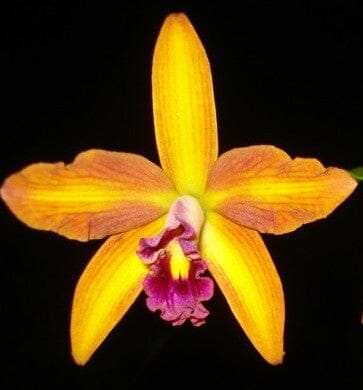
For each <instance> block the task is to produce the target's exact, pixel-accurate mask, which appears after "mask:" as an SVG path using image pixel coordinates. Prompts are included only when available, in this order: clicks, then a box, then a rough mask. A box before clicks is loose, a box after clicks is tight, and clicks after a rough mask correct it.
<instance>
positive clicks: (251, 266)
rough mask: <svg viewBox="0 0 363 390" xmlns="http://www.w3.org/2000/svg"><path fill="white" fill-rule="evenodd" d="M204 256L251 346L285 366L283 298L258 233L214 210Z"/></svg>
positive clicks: (205, 232)
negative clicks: (283, 362)
mask: <svg viewBox="0 0 363 390" xmlns="http://www.w3.org/2000/svg"><path fill="white" fill-rule="evenodd" d="M201 252H202V257H203V258H204V259H206V261H207V263H208V268H209V270H210V272H211V274H212V276H213V277H214V278H215V280H216V282H217V284H218V285H219V287H220V289H221V291H222V293H223V294H224V296H225V298H226V300H227V302H228V304H229V306H230V308H231V310H232V312H233V314H234V316H235V317H236V319H237V321H238V322H239V324H240V325H241V327H242V329H243V330H244V331H245V333H246V335H247V336H248V338H249V339H250V340H251V342H252V344H253V345H254V346H255V348H256V349H257V350H258V351H259V353H260V354H261V355H262V356H263V357H264V358H265V359H266V360H267V361H268V362H269V363H271V364H279V363H281V362H282V359H283V354H284V352H283V337H284V317H285V309H284V296H283V290H282V286H281V282H280V278H279V275H278V273H277V271H276V268H275V266H274V264H273V262H272V260H271V257H270V255H269V253H268V251H267V249H266V247H265V245H264V243H263V241H262V239H261V237H260V235H259V234H258V233H257V232H255V231H253V230H250V229H246V228H244V227H242V226H239V225H236V224H235V223H233V222H231V221H229V220H227V219H225V218H224V217H222V216H220V215H218V214H215V213H213V212H210V213H208V215H207V222H206V223H205V226H204V230H203V232H202V237H201Z"/></svg>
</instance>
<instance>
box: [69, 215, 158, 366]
mask: <svg viewBox="0 0 363 390" xmlns="http://www.w3.org/2000/svg"><path fill="white" fill-rule="evenodd" d="M164 222H165V218H164V217H162V218H159V219H158V220H156V221H154V222H152V223H150V224H148V225H146V226H143V227H141V228H138V229H134V230H132V231H129V232H126V233H123V234H118V235H115V236H112V237H110V238H109V239H107V241H106V242H105V243H104V244H103V246H102V247H101V248H100V249H99V251H98V252H97V253H96V254H95V256H94V257H93V258H92V260H91V261H90V263H89V264H88V266H87V267H86V269H85V270H84V272H83V274H82V276H81V278H80V279H79V281H78V284H77V287H76V290H75V293H74V298H73V306H72V315H71V344H72V355H73V358H74V360H75V361H76V362H77V363H78V364H80V365H84V364H86V362H87V361H88V360H89V358H90V357H91V356H92V354H93V353H94V352H95V350H96V349H97V348H98V347H99V345H100V344H101V343H102V342H103V340H104V339H105V338H106V337H107V335H108V334H109V333H110V332H111V330H112V329H113V328H114V327H115V325H116V324H117V323H118V322H119V321H120V320H121V319H122V317H123V316H124V315H125V313H126V312H127V310H128V309H129V308H130V306H131V305H132V304H133V303H134V301H135V300H136V298H137V297H138V295H139V294H140V292H141V291H142V288H143V280H144V278H145V276H146V275H147V273H148V268H147V266H146V265H144V263H143V262H142V261H141V260H140V259H139V257H138V256H137V254H136V248H137V247H138V245H139V240H140V237H144V236H149V235H154V234H155V233H156V232H158V231H159V230H160V229H161V228H162V226H163V224H164Z"/></svg>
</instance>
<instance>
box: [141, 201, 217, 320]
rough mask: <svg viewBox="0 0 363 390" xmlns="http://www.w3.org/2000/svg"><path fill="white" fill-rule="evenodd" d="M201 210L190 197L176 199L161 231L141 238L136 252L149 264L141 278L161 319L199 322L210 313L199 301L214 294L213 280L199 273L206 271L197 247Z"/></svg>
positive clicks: (149, 300) (151, 308)
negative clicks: (144, 276)
mask: <svg viewBox="0 0 363 390" xmlns="http://www.w3.org/2000/svg"><path fill="white" fill-rule="evenodd" d="M203 220H204V218H203V213H202V212H201V209H200V206H199V204H198V202H197V201H196V200H195V199H194V198H192V197H191V196H183V197H181V198H179V199H178V200H177V201H176V202H175V203H174V204H173V206H172V207H171V209H170V211H169V215H168V218H167V222H166V227H165V228H164V230H163V231H162V232H161V233H160V234H158V235H157V236H155V237H151V238H142V239H141V240H140V246H139V250H138V251H137V254H138V255H139V257H140V258H141V259H142V260H143V261H144V262H145V264H148V265H149V268H150V273H149V275H148V276H147V277H146V278H145V280H144V290H145V293H146V294H147V296H148V297H147V300H146V304H147V307H148V308H149V309H150V310H151V311H157V310H160V312H161V315H160V316H161V318H162V319H164V320H166V321H171V322H172V324H173V325H181V324H183V323H184V322H185V321H186V320H190V321H191V323H192V324H193V325H195V326H199V325H202V324H203V323H204V322H205V318H206V317H207V316H208V314H209V312H208V310H207V309H206V308H205V307H204V305H203V304H202V302H203V301H206V300H208V299H210V298H211V297H212V296H213V290H214V285H213V280H212V279H211V278H210V277H206V276H201V274H203V273H204V272H205V271H206V270H207V264H206V262H205V261H204V260H203V259H201V257H200V253H199V250H198V236H199V231H200V228H201V226H202V223H203Z"/></svg>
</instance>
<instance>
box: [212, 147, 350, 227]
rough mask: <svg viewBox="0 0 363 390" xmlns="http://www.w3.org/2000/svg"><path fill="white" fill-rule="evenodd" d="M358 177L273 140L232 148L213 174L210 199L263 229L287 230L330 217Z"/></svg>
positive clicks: (215, 207)
mask: <svg viewBox="0 0 363 390" xmlns="http://www.w3.org/2000/svg"><path fill="white" fill-rule="evenodd" d="M356 185H357V182H356V181H355V180H354V179H353V178H352V177H351V175H350V174H349V173H348V172H346V171H344V170H343V169H339V168H334V167H329V168H325V167H324V166H323V165H322V164H321V163H320V162H319V161H318V160H316V159H311V158H295V159H291V158H290V157H289V156H288V155H287V154H286V153H285V152H284V151H282V150H281V149H278V148H276V147H274V146H268V145H259V146H250V147H245V148H237V149H232V150H230V151H228V152H226V153H224V154H223V155H221V156H220V157H219V159H218V160H217V162H216V163H215V165H214V166H213V168H212V170H211V172H210V176H209V179H208V187H207V194H206V199H205V202H206V203H205V205H206V206H207V207H209V208H211V209H213V210H215V211H217V212H219V213H221V214H222V215H224V216H225V217H228V218H230V219H231V220H233V221H234V222H237V223H238V224H241V225H243V226H246V227H249V228H252V229H256V230H258V231H259V232H261V233H275V234H281V233H287V232H290V231H293V230H295V229H297V228H298V227H299V226H301V225H302V224H304V223H307V222H312V221H315V220H317V219H320V218H324V217H326V216H327V215H328V214H330V213H331V212H332V211H333V210H334V209H335V208H336V207H338V206H339V205H340V204H341V203H342V202H343V201H344V200H345V199H346V198H347V197H348V196H349V195H350V194H351V193H352V192H353V190H354V188H355V187H356Z"/></svg>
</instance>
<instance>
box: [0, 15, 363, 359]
mask: <svg viewBox="0 0 363 390" xmlns="http://www.w3.org/2000/svg"><path fill="white" fill-rule="evenodd" d="M152 98H153V112H154V124H155V136H156V141H157V148H158V153H159V157H160V164H161V167H162V168H160V167H158V166H157V165H155V164H154V163H152V162H151V161H149V160H147V159H146V158H144V157H142V156H139V155H136V154H132V153H121V152H110V151H104V150H88V151H85V152H83V153H81V154H79V155H78V156H77V157H76V159H75V160H74V161H73V162H72V163H70V164H68V165H65V164H64V163H61V162H59V163H37V164H33V165H30V166H28V167H26V168H25V169H23V170H22V171H20V172H18V173H15V174H13V175H11V176H9V177H8V178H7V179H6V180H5V182H4V184H3V186H2V188H1V197H2V199H3V200H4V201H5V203H6V204H7V206H8V207H9V208H10V210H11V211H12V212H13V213H14V214H15V216H16V217H18V218H19V219H20V220H21V221H23V222H24V223H25V224H27V225H28V226H30V227H32V228H35V229H43V230H51V231H54V232H56V233H58V234H61V235H63V236H65V237H68V238H71V239H76V240H80V241H87V240H91V239H101V238H104V237H107V236H110V237H109V238H108V239H107V240H106V241H105V243H104V244H103V245H102V246H101V248H100V249H99V250H98V252H97V253H96V254H95V256H94V257H93V259H92V260H91V261H90V263H89V264H88V266H87V267H86V269H85V271H84V273H83V274H82V276H81V278H80V280H79V282H78V284H77V287H76V290H75V294H74V300H73V306H72V314H71V326H70V327H71V329H70V332H71V345H72V354H73V357H74V360H75V361H76V363H78V364H80V365H84V364H85V363H86V362H87V361H88V360H89V359H90V357H91V356H92V354H93V353H94V352H95V351H96V350H97V348H98V347H99V346H100V344H101V343H102V342H103V341H104V339H105V338H106V337H107V335H108V334H109V333H110V332H111V330H112V329H113V328H114V327H115V325H116V324H117V323H118V322H119V321H120V320H121V319H122V318H123V316H124V315H125V313H126V312H127V311H128V309H129V308H130V307H131V305H132V304H133V303H134V301H135V300H136V298H137V297H138V296H139V294H140V293H142V291H144V292H145V294H146V297H147V298H146V305H147V307H148V308H149V309H150V310H151V311H160V316H161V318H163V319H164V320H166V321H170V322H171V323H172V324H173V325H180V324H182V323H184V322H185V321H187V320H189V321H191V323H192V324H194V325H195V326H199V325H202V324H203V323H204V322H205V321H206V318H207V316H208V314H209V312H208V310H207V308H206V307H205V302H206V301H208V300H209V299H211V298H212V296H213V286H214V281H215V282H216V283H217V284H218V286H219V288H220V289H221V291H222V293H223V294H224V296H225V298H226V300H227V303H228V305H229V307H230V309H231V311H232V312H233V314H234V316H235V318H236V320H237V321H238V323H239V324H240V326H241V328H242V329H243V331H244V332H245V334H246V335H247V337H248V338H249V340H250V341H251V343H252V344H253V345H254V346H255V348H256V349H257V351H258V352H259V353H260V354H261V356H262V357H263V358H264V359H265V360H266V361H267V362H269V363H270V364H273V365H276V364H279V363H281V362H282V361H283V355H284V347H283V339H284V313H285V308H284V296H283V289H282V285H281V281H280V278H279V275H278V273H277V271H276V268H275V266H274V264H273V261H272V259H271V257H270V254H269V252H268V250H267V249H266V247H265V245H264V243H263V241H262V238H261V236H260V234H259V233H274V234H283V233H286V232H291V231H293V230H295V229H297V228H298V227H299V226H301V225H302V224H305V223H308V222H312V221H315V220H318V219H320V218H324V217H326V216H327V215H328V214H330V213H331V212H332V211H333V210H335V209H336V207H338V206H339V205H340V204H341V203H342V202H343V201H344V200H345V199H346V198H347V197H348V196H349V195H350V194H351V193H352V192H353V191H354V189H355V187H356V185H357V182H356V181H355V180H354V179H353V178H352V176H351V175H350V174H349V173H348V172H346V171H345V170H343V169H339V168H335V167H329V168H325V167H324V166H323V165H322V164H321V163H320V162H319V161H318V160H316V159H311V158H294V159H292V158H291V157H290V156H289V155H288V154H286V153H285V152H284V151H282V150H280V149H278V148H277V147H274V146H270V145H256V146H250V147H241V148H235V149H232V150H230V151H228V152H226V153H224V154H222V155H220V156H218V139H217V121H216V112H215V103H214V94H213V84H212V76H211V70H210V65H209V61H208V58H207V55H206V52H205V50H204V48H203V45H202V43H201V42H200V40H199V37H198V35H197V33H196V31H195V30H194V28H193V26H192V25H191V23H190V21H189V19H188V17H187V16H186V15H185V14H183V13H173V14H170V15H168V16H167V17H166V19H165V21H164V23H163V25H162V27H161V30H160V34H159V36H158V39H157V42H156V46H155V51H154V56H153V64H152ZM208 272H209V273H208Z"/></svg>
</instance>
